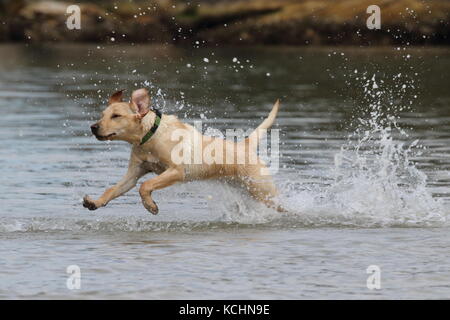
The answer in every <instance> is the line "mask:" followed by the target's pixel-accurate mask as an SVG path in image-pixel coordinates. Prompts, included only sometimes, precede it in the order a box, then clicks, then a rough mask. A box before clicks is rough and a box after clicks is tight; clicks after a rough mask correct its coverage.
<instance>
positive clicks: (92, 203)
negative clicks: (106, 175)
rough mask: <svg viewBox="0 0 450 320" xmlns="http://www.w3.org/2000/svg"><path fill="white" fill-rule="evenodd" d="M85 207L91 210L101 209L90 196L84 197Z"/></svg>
mask: <svg viewBox="0 0 450 320" xmlns="http://www.w3.org/2000/svg"><path fill="white" fill-rule="evenodd" d="M83 207H85V208H88V209H89V210H97V209H98V208H99V206H97V204H96V203H95V201H94V200H92V199H91V198H89V196H84V198H83Z"/></svg>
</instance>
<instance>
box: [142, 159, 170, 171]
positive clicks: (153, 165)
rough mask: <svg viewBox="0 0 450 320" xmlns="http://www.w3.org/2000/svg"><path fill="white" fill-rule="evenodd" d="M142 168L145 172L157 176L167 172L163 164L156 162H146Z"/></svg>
mask: <svg viewBox="0 0 450 320" xmlns="http://www.w3.org/2000/svg"><path fill="white" fill-rule="evenodd" d="M142 167H143V168H144V169H145V170H147V171H149V172H154V173H156V174H161V173H163V172H164V171H165V170H166V167H165V166H164V165H163V164H162V163H160V162H155V161H144V162H143V163H142Z"/></svg>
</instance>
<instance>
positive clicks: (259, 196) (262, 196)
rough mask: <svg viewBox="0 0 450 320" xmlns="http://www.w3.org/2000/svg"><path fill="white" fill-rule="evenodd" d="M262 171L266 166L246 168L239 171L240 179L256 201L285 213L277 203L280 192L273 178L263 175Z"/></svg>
mask: <svg viewBox="0 0 450 320" xmlns="http://www.w3.org/2000/svg"><path fill="white" fill-rule="evenodd" d="M261 169H264V166H262V165H261V166H246V167H244V168H242V169H241V170H239V171H240V174H239V176H238V178H239V180H240V181H241V182H242V184H243V186H244V187H245V189H247V191H248V192H249V194H250V195H251V196H252V197H253V198H254V199H256V200H258V201H260V202H262V203H264V204H265V205H266V206H267V207H269V208H273V209H276V210H277V211H279V212H284V211H285V209H283V208H282V207H281V206H279V205H277V204H276V203H275V199H276V198H277V196H278V191H277V188H276V186H275V184H274V183H273V179H272V176H270V175H264V174H261Z"/></svg>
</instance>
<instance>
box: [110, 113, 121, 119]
mask: <svg viewBox="0 0 450 320" xmlns="http://www.w3.org/2000/svg"><path fill="white" fill-rule="evenodd" d="M118 117H120V114H113V115H112V116H111V119H114V118H118Z"/></svg>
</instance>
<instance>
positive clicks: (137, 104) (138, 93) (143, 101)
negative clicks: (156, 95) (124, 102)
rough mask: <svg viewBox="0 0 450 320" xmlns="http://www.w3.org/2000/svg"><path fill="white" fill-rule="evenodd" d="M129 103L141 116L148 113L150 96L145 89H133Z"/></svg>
mask: <svg viewBox="0 0 450 320" xmlns="http://www.w3.org/2000/svg"><path fill="white" fill-rule="evenodd" d="M131 104H132V105H133V107H134V109H135V111H136V112H137V113H138V114H139V116H140V117H141V118H143V117H144V116H145V115H146V114H147V113H148V111H149V107H150V96H149V95H148V91H147V89H144V88H142V89H138V90H135V91H133V94H132V95H131Z"/></svg>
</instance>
